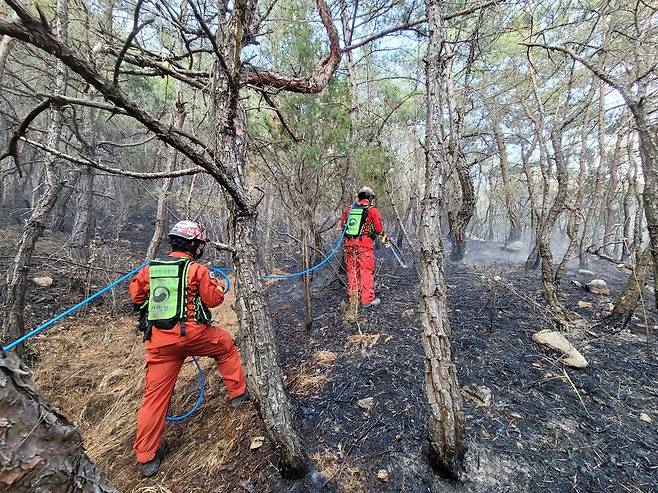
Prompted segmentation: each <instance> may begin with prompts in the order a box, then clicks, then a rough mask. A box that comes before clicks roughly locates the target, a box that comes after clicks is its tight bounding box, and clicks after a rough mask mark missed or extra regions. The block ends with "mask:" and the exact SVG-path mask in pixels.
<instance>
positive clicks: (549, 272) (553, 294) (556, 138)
mask: <svg viewBox="0 0 658 493" xmlns="http://www.w3.org/2000/svg"><path fill="white" fill-rule="evenodd" d="M551 142H552V144H553V155H554V156H555V165H556V177H557V183H558V190H557V194H556V195H555V199H554V201H553V204H552V205H551V208H550V209H549V211H548V214H547V215H546V219H545V221H544V224H543V227H542V230H541V235H540V236H539V254H540V256H541V271H542V272H541V280H542V286H543V290H544V299H545V301H546V304H547V305H548V308H549V309H550V311H551V313H552V315H553V318H554V319H555V321H556V322H557V323H558V324H559V325H564V324H566V323H567V322H568V321H569V320H570V319H571V314H570V313H568V311H567V310H566V309H565V308H564V307H563V306H562V303H560V300H559V299H558V288H559V281H560V280H559V278H557V277H556V275H555V271H554V269H553V254H552V252H551V236H552V233H553V227H554V226H555V222H556V221H557V219H558V217H559V216H560V214H561V213H562V211H563V210H564V206H565V203H566V198H567V180H568V170H567V164H566V161H565V159H564V155H563V152H562V129H560V130H554V131H553V132H552V133H551Z"/></svg>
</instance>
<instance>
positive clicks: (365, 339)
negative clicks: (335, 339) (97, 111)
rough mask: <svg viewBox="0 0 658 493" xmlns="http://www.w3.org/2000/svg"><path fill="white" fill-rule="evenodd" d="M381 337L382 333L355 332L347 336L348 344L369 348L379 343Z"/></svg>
mask: <svg viewBox="0 0 658 493" xmlns="http://www.w3.org/2000/svg"><path fill="white" fill-rule="evenodd" d="M381 337H382V334H355V335H351V336H348V337H347V344H349V345H352V346H357V347H360V348H361V349H369V348H371V347H373V346H374V345H375V344H377V342H379V339H380V338H381Z"/></svg>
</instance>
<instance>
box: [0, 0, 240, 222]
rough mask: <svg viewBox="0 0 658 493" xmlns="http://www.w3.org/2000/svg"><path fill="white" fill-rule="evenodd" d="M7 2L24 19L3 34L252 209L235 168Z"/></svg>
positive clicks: (15, 2)
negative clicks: (74, 77)
mask: <svg viewBox="0 0 658 493" xmlns="http://www.w3.org/2000/svg"><path fill="white" fill-rule="evenodd" d="M5 3H6V4H7V5H9V6H10V7H11V8H12V9H13V10H14V11H15V12H16V13H17V15H18V16H19V18H20V19H21V20H20V22H8V21H7V20H5V19H0V34H6V35H9V36H12V37H14V38H17V39H20V40H22V41H24V42H26V43H29V44H31V45H34V46H36V47H38V48H40V49H41V50H44V51H46V52H48V53H50V54H52V55H54V56H56V57H57V58H59V59H60V60H62V61H63V62H64V63H65V64H66V65H67V66H68V67H69V68H70V69H71V70H72V71H73V72H75V73H77V74H78V75H79V76H81V77H82V78H83V79H84V80H85V81H86V82H87V83H89V84H90V85H91V86H93V87H94V88H95V89H96V90H98V92H99V93H100V94H102V95H103V97H105V99H107V100H108V101H110V102H112V103H113V104H115V105H116V106H118V107H120V108H122V109H123V110H125V111H126V114H127V115H129V116H130V117H131V118H134V119H135V120H137V121H139V122H140V123H141V124H142V125H144V126H145V127H146V128H147V129H149V130H150V131H152V132H153V133H155V134H156V135H157V136H158V139H160V140H161V141H163V142H165V143H166V144H168V145H170V146H171V147H173V148H174V149H176V150H178V151H180V152H181V153H182V154H184V155H185V156H186V157H187V158H189V159H190V161H192V162H193V163H195V164H197V165H199V166H201V167H203V168H204V169H205V170H206V171H208V173H210V175H212V177H213V178H215V179H216V180H217V181H218V182H219V184H220V185H222V187H224V189H225V190H226V191H227V193H228V194H229V195H230V196H231V198H232V199H233V201H234V202H235V204H236V206H237V207H238V208H239V209H241V210H243V211H250V210H251V209H252V207H251V205H250V199H249V195H248V194H247V192H246V190H244V188H243V187H242V186H241V185H240V183H239V182H238V181H237V180H235V177H234V176H233V172H232V171H231V170H230V169H228V168H227V167H226V165H225V164H224V163H222V162H220V161H219V160H217V159H208V158H207V157H206V156H205V155H204V152H207V149H206V147H205V146H204V151H202V152H200V151H198V150H197V149H195V148H194V147H193V146H191V145H189V144H188V143H187V142H185V141H183V140H182V139H181V138H180V136H179V135H178V134H177V133H176V132H173V131H172V130H171V129H170V128H169V127H168V126H167V125H166V124H164V123H162V122H161V121H160V119H158V118H156V117H154V116H152V115H151V114H149V113H148V112H146V111H145V110H144V109H142V107H141V106H140V105H139V104H138V103H137V102H135V101H132V100H131V99H130V98H129V97H128V96H127V95H126V94H125V93H124V92H123V91H122V90H121V89H120V88H118V87H116V86H114V85H113V84H112V83H111V81H109V80H108V79H107V78H105V77H104V76H103V75H101V74H100V73H99V72H98V71H97V70H96V69H95V68H93V67H92V66H91V65H90V63H89V62H87V61H86V60H84V59H82V58H80V57H79V56H78V55H77V54H76V52H75V51H74V50H73V49H71V48H70V47H69V46H68V45H66V44H64V43H61V42H60V41H59V40H58V39H57V37H56V36H55V35H54V34H53V33H52V32H50V31H49V30H48V29H47V28H46V27H45V26H44V25H43V24H42V23H41V22H40V21H39V19H38V18H37V17H35V16H34V14H32V13H31V12H30V11H29V10H28V9H27V7H26V6H25V5H24V4H23V3H22V2H20V0H5Z"/></svg>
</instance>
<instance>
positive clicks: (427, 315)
mask: <svg viewBox="0 0 658 493" xmlns="http://www.w3.org/2000/svg"><path fill="white" fill-rule="evenodd" d="M425 5H426V9H427V17H428V34H429V45H428V48H427V55H426V59H425V65H426V84H427V126H426V132H427V133H426V142H425V149H426V156H425V159H426V161H425V196H424V198H423V203H422V211H421V220H420V227H419V242H420V313H421V334H420V337H421V341H422V344H423V351H424V354H425V390H426V393H427V398H428V401H429V404H430V417H429V424H428V438H429V442H430V449H431V453H430V459H431V463H432V465H433V466H434V467H435V468H436V469H437V470H439V471H440V472H441V473H443V474H445V475H446V476H448V477H450V478H455V479H456V478H459V476H460V474H461V471H462V469H463V462H464V455H465V450H466V447H465V444H464V415H463V412H462V408H461V397H460V395H459V387H458V384H457V375H456V370H455V365H454V363H453V360H452V348H451V342H450V323H449V321H448V310H447V304H446V286H445V274H444V260H443V244H442V238H441V236H442V235H441V209H442V206H443V201H444V197H443V195H444V180H445V174H446V163H447V159H446V156H445V147H444V142H443V137H442V134H441V123H442V122H441V115H442V113H441V102H442V99H443V98H442V91H443V88H444V77H445V68H446V60H445V52H444V39H443V33H442V19H441V11H442V2H441V1H440V0H426V3H425Z"/></svg>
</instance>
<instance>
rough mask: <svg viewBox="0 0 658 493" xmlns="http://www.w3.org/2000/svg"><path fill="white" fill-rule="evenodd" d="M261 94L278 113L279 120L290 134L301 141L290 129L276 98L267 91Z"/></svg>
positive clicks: (294, 139)
mask: <svg viewBox="0 0 658 493" xmlns="http://www.w3.org/2000/svg"><path fill="white" fill-rule="evenodd" d="M261 94H262V95H263V99H264V100H265V102H266V103H267V104H268V105H269V106H270V108H272V109H273V110H274V112H275V113H276V116H277V117H278V119H279V121H280V122H281V125H283V128H284V129H285V130H286V132H287V133H288V135H290V138H291V139H292V140H293V141H294V142H296V143H299V138H298V137H297V136H296V135H295V134H294V133H293V131H292V130H291V129H290V127H289V126H288V124H287V123H286V120H285V118H283V115H282V114H281V111H279V108H278V107H277V105H276V104H275V103H274V100H273V99H272V97H271V96H270V95H269V94H268V93H267V92H266V91H261Z"/></svg>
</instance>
